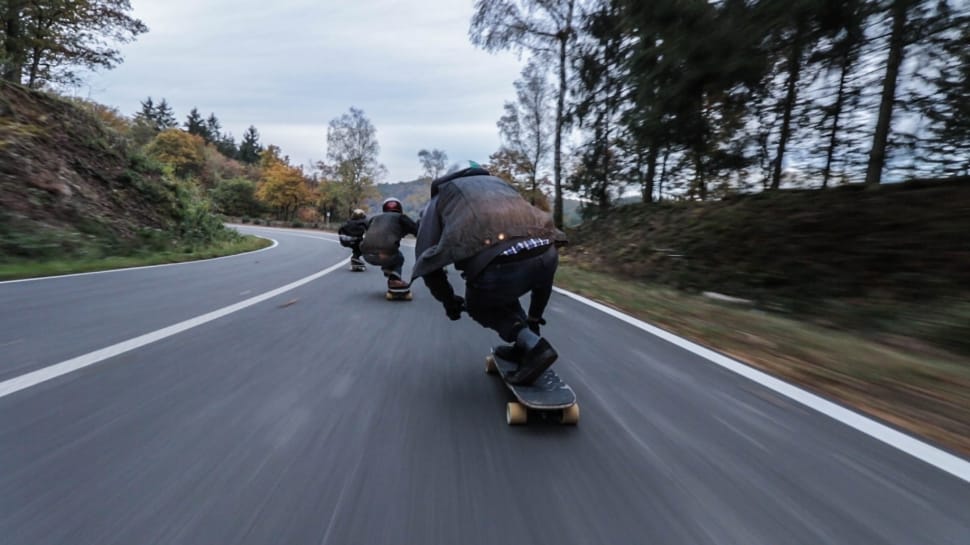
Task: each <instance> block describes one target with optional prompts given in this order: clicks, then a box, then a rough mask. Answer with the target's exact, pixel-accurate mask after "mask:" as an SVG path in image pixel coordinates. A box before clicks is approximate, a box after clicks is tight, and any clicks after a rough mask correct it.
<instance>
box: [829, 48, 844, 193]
mask: <svg viewBox="0 0 970 545" xmlns="http://www.w3.org/2000/svg"><path fill="white" fill-rule="evenodd" d="M840 68H841V70H842V73H841V74H840V75H839V91H838V93H836V95H835V105H834V109H835V111H834V112H832V129H831V130H830V132H829V149H828V150H827V151H826V153H825V169H824V170H823V171H822V188H823V189H824V188H826V187H828V186H829V178H831V176H832V161H833V158H834V157H835V147H836V146H837V145H838V132H839V116H840V115H841V114H842V108H843V106H844V103H845V80H846V77H847V75H848V73H849V55H848V54H846V55H845V56H843V57H842V64H841V67H840Z"/></svg>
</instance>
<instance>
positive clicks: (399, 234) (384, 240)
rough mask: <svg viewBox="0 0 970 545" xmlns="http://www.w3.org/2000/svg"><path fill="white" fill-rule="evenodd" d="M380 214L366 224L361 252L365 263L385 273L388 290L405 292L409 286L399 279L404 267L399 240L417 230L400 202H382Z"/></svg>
mask: <svg viewBox="0 0 970 545" xmlns="http://www.w3.org/2000/svg"><path fill="white" fill-rule="evenodd" d="M381 212H382V213H381V214H378V215H376V216H374V217H372V218H371V219H370V221H368V222H367V233H366V235H365V236H364V242H362V243H361V245H360V249H361V252H363V254H364V260H365V261H367V262H368V263H370V264H371V265H374V266H377V267H380V268H381V270H382V271H384V276H386V277H387V289H388V290H401V289H405V288H407V287H408V283H407V282H405V281H404V280H402V279H401V268H402V267H404V254H402V253H401V239H402V238H404V237H405V236H407V235H416V234H417V233H418V226H417V224H416V223H414V220H412V219H411V218H410V217H408V216H407V214H405V213H404V207H403V206H402V205H401V201H399V200H397V199H395V198H393V197H392V198H389V199H385V200H384V203H383V204H382V205H381Z"/></svg>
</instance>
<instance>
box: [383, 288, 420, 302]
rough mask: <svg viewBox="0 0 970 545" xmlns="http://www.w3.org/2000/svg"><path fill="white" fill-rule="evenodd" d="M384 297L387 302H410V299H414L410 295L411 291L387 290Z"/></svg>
mask: <svg viewBox="0 0 970 545" xmlns="http://www.w3.org/2000/svg"><path fill="white" fill-rule="evenodd" d="M384 297H385V298H386V299H387V300H388V301H410V300H411V299H413V298H414V296H412V295H411V290H404V291H395V290H387V293H386V294H384Z"/></svg>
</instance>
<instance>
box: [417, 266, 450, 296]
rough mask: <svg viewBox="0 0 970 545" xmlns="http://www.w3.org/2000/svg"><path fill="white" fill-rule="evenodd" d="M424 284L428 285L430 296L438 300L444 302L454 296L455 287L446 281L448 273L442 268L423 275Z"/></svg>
mask: <svg viewBox="0 0 970 545" xmlns="http://www.w3.org/2000/svg"><path fill="white" fill-rule="evenodd" d="M424 285H425V286H428V290H430V291H431V295H432V297H434V298H435V299H437V300H438V301H439V302H442V303H445V302H449V301H451V300H452V299H454V298H455V289H454V288H452V287H451V283H450V282H448V273H447V272H445V270H444V269H438V270H437V271H434V272H430V273H428V274H426V275H424Z"/></svg>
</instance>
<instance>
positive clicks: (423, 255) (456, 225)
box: [413, 162, 566, 384]
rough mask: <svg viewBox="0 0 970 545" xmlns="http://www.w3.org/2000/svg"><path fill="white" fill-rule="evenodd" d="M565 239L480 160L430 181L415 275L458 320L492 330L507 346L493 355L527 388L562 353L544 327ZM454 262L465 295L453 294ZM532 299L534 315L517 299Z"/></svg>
mask: <svg viewBox="0 0 970 545" xmlns="http://www.w3.org/2000/svg"><path fill="white" fill-rule="evenodd" d="M565 243H566V235H565V234H563V232H562V231H560V230H558V229H556V227H555V225H554V224H553V222H552V218H551V216H550V215H549V214H547V213H546V212H543V211H542V210H539V209H538V208H535V207H534V206H532V205H530V204H529V203H528V202H527V201H526V200H525V199H523V198H522V197H521V196H520V195H519V193H518V191H516V190H515V189H514V188H513V187H512V186H510V185H509V184H507V183H506V182H504V181H503V180H502V179H501V178H497V177H495V176H491V175H490V174H489V173H488V171H487V170H485V169H483V168H482V167H481V166H479V165H478V164H477V163H474V162H468V163H467V164H465V165H455V166H453V167H452V168H451V169H449V171H448V174H446V175H445V176H443V177H441V178H438V179H437V180H435V181H434V182H432V184H431V200H430V201H429V202H428V205H427V207H426V208H425V209H424V212H423V214H422V216H421V224H420V226H419V229H418V241H417V245H416V248H415V255H416V256H417V257H416V260H415V264H414V271H413V278H418V277H423V278H424V282H425V284H426V285H427V286H428V289H429V290H430V291H431V294H432V295H433V296H434V298H435V299H437V300H438V301H440V302H441V303H442V304H444V307H445V313H446V314H447V315H448V317H449V318H451V319H452V320H458V319H459V318H461V312H462V310H467V311H468V315H469V316H471V317H472V319H474V320H475V321H477V322H478V323H480V324H481V325H482V326H484V327H487V328H490V329H494V330H495V331H497V332H498V334H499V336H500V337H501V338H502V339H503V340H504V341H506V342H508V343H510V344H509V345H502V346H498V347H496V348H495V349H494V351H495V354H496V355H499V356H500V357H501V358H503V359H505V360H508V361H511V362H514V363H516V364H518V368H517V369H516V370H515V371H514V372H513V373H510V374H509V375H508V377H507V380H508V381H509V382H512V383H513V384H529V383H531V382H533V381H534V380H535V379H536V378H537V377H539V376H540V375H541V374H542V373H543V372H544V371H545V370H546V369H547V368H548V367H549V366H551V365H552V364H553V362H555V361H556V358H557V357H558V354H557V353H556V350H555V349H554V348H553V347H552V345H550V344H549V341H547V340H546V339H545V338H543V337H541V336H540V330H539V326H540V325H541V324H544V323H545V321H544V320H543V318H542V314H543V312H544V311H545V309H546V305H547V304H548V303H549V297H550V295H551V294H552V282H553V277H554V276H555V274H556V268H557V266H558V263H559V254H558V253H557V250H556V245H557V244H565ZM450 264H454V265H455V268H456V269H458V270H459V271H462V277H464V278H465V298H464V299H463V298H462V297H460V296H458V295H455V292H454V289H453V288H452V286H451V284H450V283H449V281H448V276H447V273H446V272H445V269H444V268H445V267H446V266H448V265H450ZM526 293H529V294H531V300H530V303H529V312H528V314H526V312H525V311H524V310H523V309H522V305H520V304H519V297H521V296H523V295H525V294H526Z"/></svg>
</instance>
